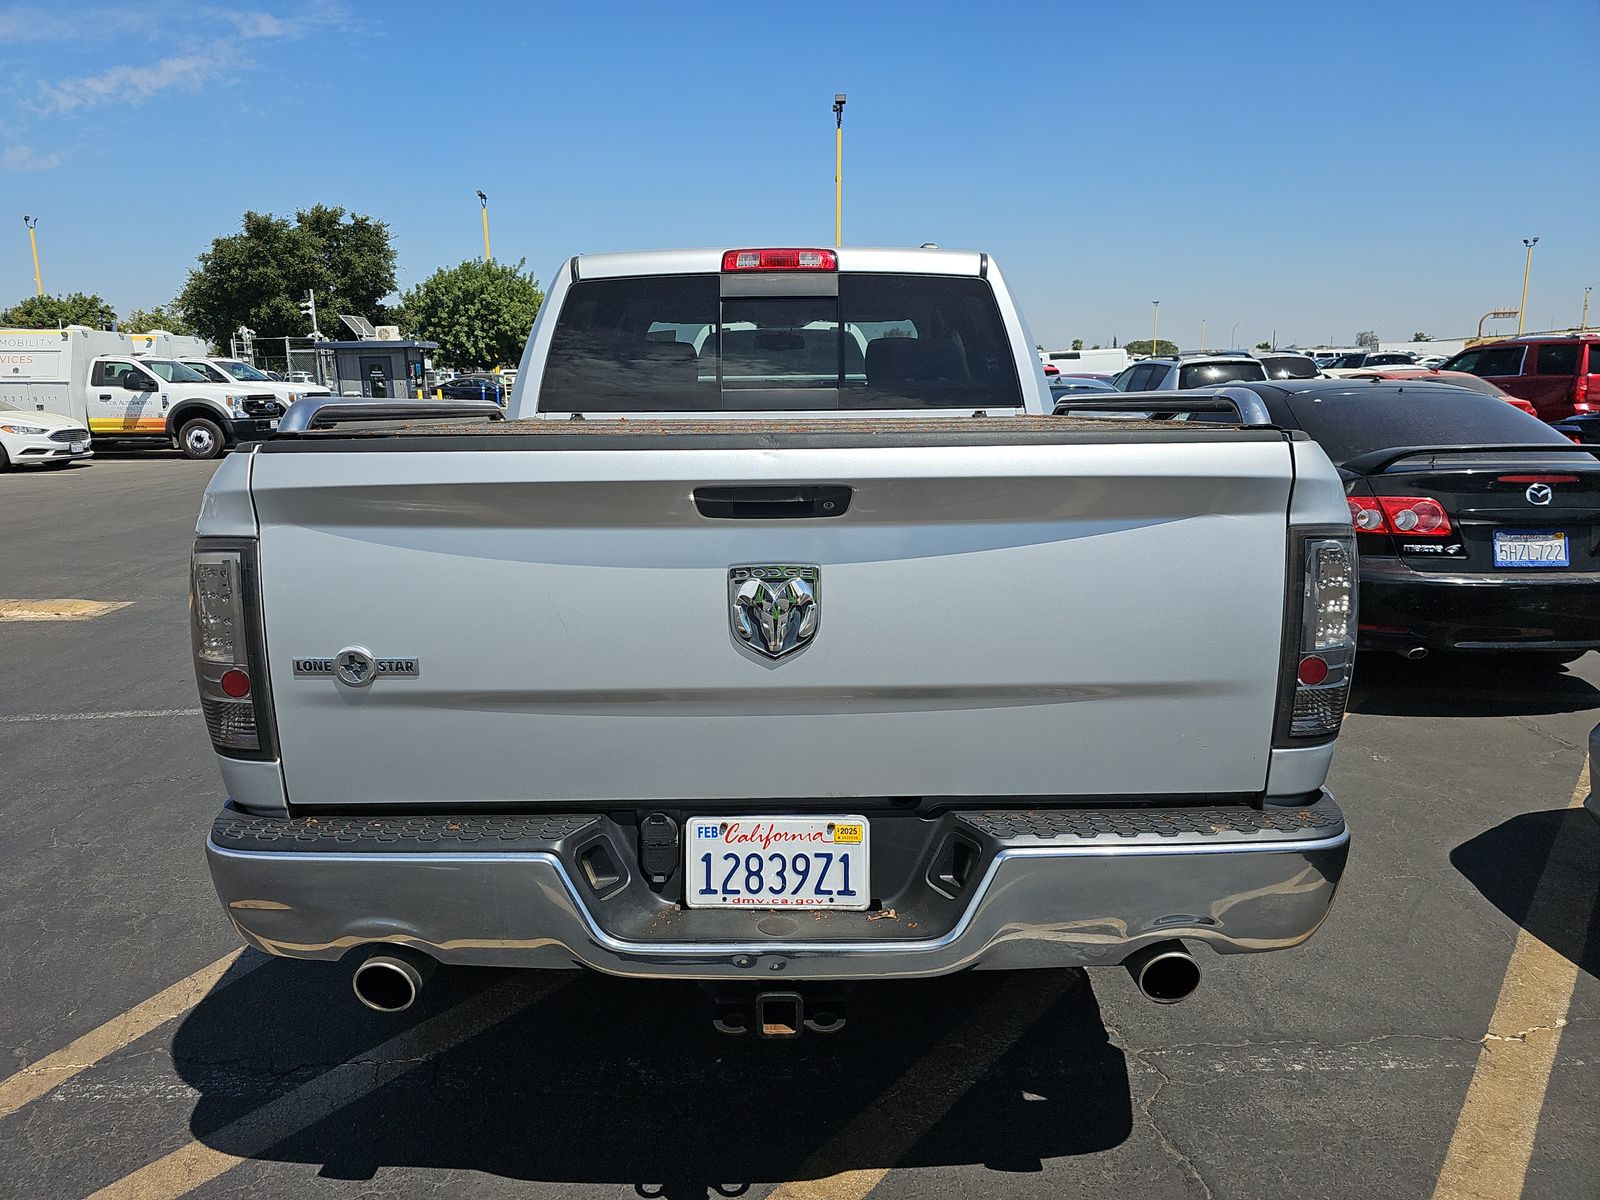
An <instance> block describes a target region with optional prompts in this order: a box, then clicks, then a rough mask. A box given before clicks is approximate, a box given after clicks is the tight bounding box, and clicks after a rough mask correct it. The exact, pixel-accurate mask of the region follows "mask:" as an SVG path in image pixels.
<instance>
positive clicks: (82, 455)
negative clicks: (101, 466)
mask: <svg viewBox="0 0 1600 1200" xmlns="http://www.w3.org/2000/svg"><path fill="white" fill-rule="evenodd" d="M93 457H94V451H93V450H91V449H90V448H89V431H88V429H86V428H84V426H83V423H82V422H81V421H75V420H73V419H72V418H71V417H63V416H60V415H59V414H57V413H52V412H44V411H42V410H39V409H35V408H31V407H30V408H24V407H22V405H21V404H18V403H14V402H13V401H10V400H6V399H5V398H4V397H0V471H7V470H10V469H11V468H12V467H26V466H31V465H35V464H37V465H38V466H42V467H64V466H66V465H67V464H68V463H74V462H81V461H83V460H84V459H86V458H93Z"/></svg>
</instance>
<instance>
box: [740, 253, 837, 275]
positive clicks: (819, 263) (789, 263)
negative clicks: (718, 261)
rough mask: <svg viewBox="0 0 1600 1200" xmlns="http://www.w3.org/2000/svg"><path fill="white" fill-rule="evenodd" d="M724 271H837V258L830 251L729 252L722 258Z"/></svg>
mask: <svg viewBox="0 0 1600 1200" xmlns="http://www.w3.org/2000/svg"><path fill="white" fill-rule="evenodd" d="M722 269H723V270H724V271H837V270H838V269H839V256H838V255H837V254H835V253H834V252H833V251H832V250H795V249H782V250H729V251H728V252H727V253H726V254H724V255H723V256H722Z"/></svg>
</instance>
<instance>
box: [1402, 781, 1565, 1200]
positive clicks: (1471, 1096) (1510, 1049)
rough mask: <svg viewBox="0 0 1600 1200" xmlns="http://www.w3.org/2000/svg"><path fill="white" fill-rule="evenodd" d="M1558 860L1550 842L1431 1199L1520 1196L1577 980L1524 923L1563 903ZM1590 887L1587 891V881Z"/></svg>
mask: <svg viewBox="0 0 1600 1200" xmlns="http://www.w3.org/2000/svg"><path fill="white" fill-rule="evenodd" d="M1590 765H1591V764H1589V763H1587V762H1586V763H1585V764H1584V769H1583V772H1582V774H1580V775H1579V776H1578V785H1577V787H1576V788H1574V789H1573V792H1572V801H1571V803H1570V804H1568V805H1567V807H1568V809H1573V808H1578V807H1580V806H1581V805H1582V804H1583V798H1584V796H1585V795H1587V794H1588V791H1589V771H1590ZM1556 858H1557V856H1556V854H1555V847H1554V846H1552V848H1551V854H1550V856H1549V858H1547V859H1546V861H1545V866H1544V870H1543V871H1542V872H1541V873H1540V875H1539V882H1538V884H1537V885H1536V886H1535V887H1534V892H1533V899H1532V901H1531V902H1530V903H1529V905H1528V913H1527V916H1526V917H1525V918H1524V919H1523V925H1524V928H1523V929H1520V930H1519V931H1518V932H1517V943H1516V945H1515V947H1513V948H1512V951H1511V962H1510V963H1509V964H1508V965H1507V966H1506V974H1505V979H1504V981H1503V982H1502V983H1501V985H1500V997H1499V999H1498V1000H1497V1001H1496V1002H1495V1006H1494V1015H1493V1016H1492V1017H1490V1018H1489V1031H1488V1033H1487V1034H1485V1035H1484V1038H1483V1047H1482V1049H1480V1050H1479V1051H1478V1064H1477V1067H1476V1068H1475V1069H1474V1070H1473V1072H1472V1082H1471V1084H1470V1085H1468V1087H1467V1098H1466V1100H1465V1102H1464V1103H1463V1104H1462V1106H1461V1115H1460V1116H1459V1117H1458V1118H1457V1119H1456V1129H1455V1134H1454V1136H1453V1137H1451V1139H1450V1149H1449V1152H1448V1153H1447V1154H1446V1155H1445V1160H1444V1166H1443V1167H1442V1168H1441V1169H1440V1171H1439V1181H1438V1184H1437V1185H1436V1186H1435V1188H1434V1190H1433V1200H1516V1198H1517V1197H1520V1196H1521V1195H1522V1189H1523V1184H1524V1182H1525V1181H1526V1179H1527V1175H1528V1160H1529V1158H1530V1157H1531V1156H1532V1154H1533V1139H1534V1135H1535V1133H1536V1132H1537V1131H1538V1128H1539V1113H1540V1110H1541V1109H1542V1108H1543V1107H1544V1096H1545V1092H1546V1090H1547V1089H1548V1088H1549V1086H1550V1072H1551V1069H1552V1068H1553V1067H1554V1066H1555V1061H1556V1050H1557V1049H1558V1048H1559V1046H1560V1045H1561V1026H1562V1025H1563V1024H1565V1022H1566V1016H1567V1008H1568V1006H1569V1005H1571V1003H1572V992H1573V988H1574V987H1576V986H1577V982H1578V965H1577V963H1575V962H1573V961H1572V960H1571V959H1569V958H1568V957H1567V956H1566V955H1564V954H1560V953H1558V952H1556V951H1555V950H1552V949H1551V948H1550V947H1549V946H1547V945H1545V944H1544V943H1543V942H1541V941H1540V940H1539V939H1538V938H1536V937H1534V936H1533V934H1531V933H1529V932H1528V930H1527V928H1526V927H1527V926H1533V927H1536V928H1537V927H1542V926H1544V925H1545V924H1546V922H1545V921H1543V920H1541V916H1542V915H1543V914H1546V913H1548V912H1549V911H1550V910H1551V908H1552V907H1555V906H1560V905H1561V904H1562V900H1563V896H1564V894H1565V893H1567V891H1568V889H1569V888H1570V887H1571V886H1573V882H1572V881H1571V880H1568V879H1564V878H1562V872H1561V871H1559V870H1555V869H1553V868H1554V865H1555V862H1556ZM1579 886H1581V884H1580V885H1579ZM1589 887H1590V894H1591V897H1592V896H1593V881H1592V880H1591V881H1590V883H1589ZM1593 911H1594V900H1593V899H1592V898H1591V900H1590V904H1589V911H1588V913H1587V914H1586V915H1585V916H1584V918H1583V921H1582V923H1581V924H1579V926H1578V928H1580V929H1586V928H1588V925H1589V920H1590V918H1591V917H1592V916H1593Z"/></svg>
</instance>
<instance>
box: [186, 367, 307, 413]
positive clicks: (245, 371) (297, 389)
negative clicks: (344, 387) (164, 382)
mask: <svg viewBox="0 0 1600 1200" xmlns="http://www.w3.org/2000/svg"><path fill="white" fill-rule="evenodd" d="M178 361H179V362H181V363H182V364H183V365H184V366H186V367H188V368H189V369H190V370H191V371H193V372H195V373H196V374H197V375H201V376H203V377H204V378H206V379H208V380H210V381H211V382H212V383H226V384H229V385H231V386H233V387H235V388H240V389H243V388H249V389H250V390H251V391H254V392H271V393H272V394H273V395H274V396H276V397H277V403H275V404H274V403H272V402H270V401H263V402H262V403H260V404H258V405H257V406H256V408H257V409H259V412H257V413H256V415H258V416H263V417H268V418H271V417H276V416H280V415H282V413H283V411H284V410H285V409H287V408H288V407H289V405H291V404H293V403H294V402H295V401H296V400H298V399H300V398H301V397H302V396H326V395H328V394H329V392H328V389H327V388H325V387H323V386H322V385H321V384H319V383H294V382H291V381H288V380H284V381H279V380H276V379H272V378H270V377H268V375H267V373H266V372H265V371H262V370H260V369H259V368H257V367H255V366H253V365H252V364H250V363H247V362H245V361H244V360H243V359H238V358H216V357H213V356H210V355H201V354H185V355H180V356H179V357H178ZM300 373H301V374H304V372H300Z"/></svg>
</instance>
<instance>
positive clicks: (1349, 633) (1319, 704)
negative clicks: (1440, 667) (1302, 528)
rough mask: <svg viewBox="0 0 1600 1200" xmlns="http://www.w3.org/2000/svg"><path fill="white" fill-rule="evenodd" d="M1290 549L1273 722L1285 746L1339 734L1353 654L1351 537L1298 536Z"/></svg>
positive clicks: (1353, 549) (1353, 551)
mask: <svg viewBox="0 0 1600 1200" xmlns="http://www.w3.org/2000/svg"><path fill="white" fill-rule="evenodd" d="M1351 508H1352V512H1353V511H1354V508H1355V506H1354V505H1353V504H1352V506H1351ZM1293 553H1294V558H1293V560H1292V561H1291V564H1290V565H1291V570H1293V571H1294V572H1295V575H1296V576H1298V578H1297V579H1291V584H1293V583H1296V582H1297V583H1298V584H1299V586H1298V587H1297V588H1292V590H1291V591H1290V593H1289V595H1290V600H1291V611H1290V613H1289V614H1288V620H1289V622H1290V625H1289V628H1288V629H1287V630H1286V636H1285V639H1284V680H1283V683H1282V685H1281V691H1280V695H1279V723H1278V740H1279V742H1280V743H1288V744H1293V743H1295V742H1299V741H1304V740H1306V739H1308V738H1320V739H1327V738H1331V737H1333V736H1335V735H1336V734H1337V733H1338V732H1339V727H1340V725H1342V724H1343V722H1344V709H1345V702H1346V700H1347V699H1348V698H1349V695H1350V676H1351V670H1352V668H1353V667H1354V665H1355V655H1356V546H1355V538H1354V537H1349V536H1337V537H1335V536H1330V535H1324V534H1307V535H1302V536H1300V537H1298V538H1297V539H1296V540H1295V542H1294V548H1293ZM1295 609H1298V611H1295Z"/></svg>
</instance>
